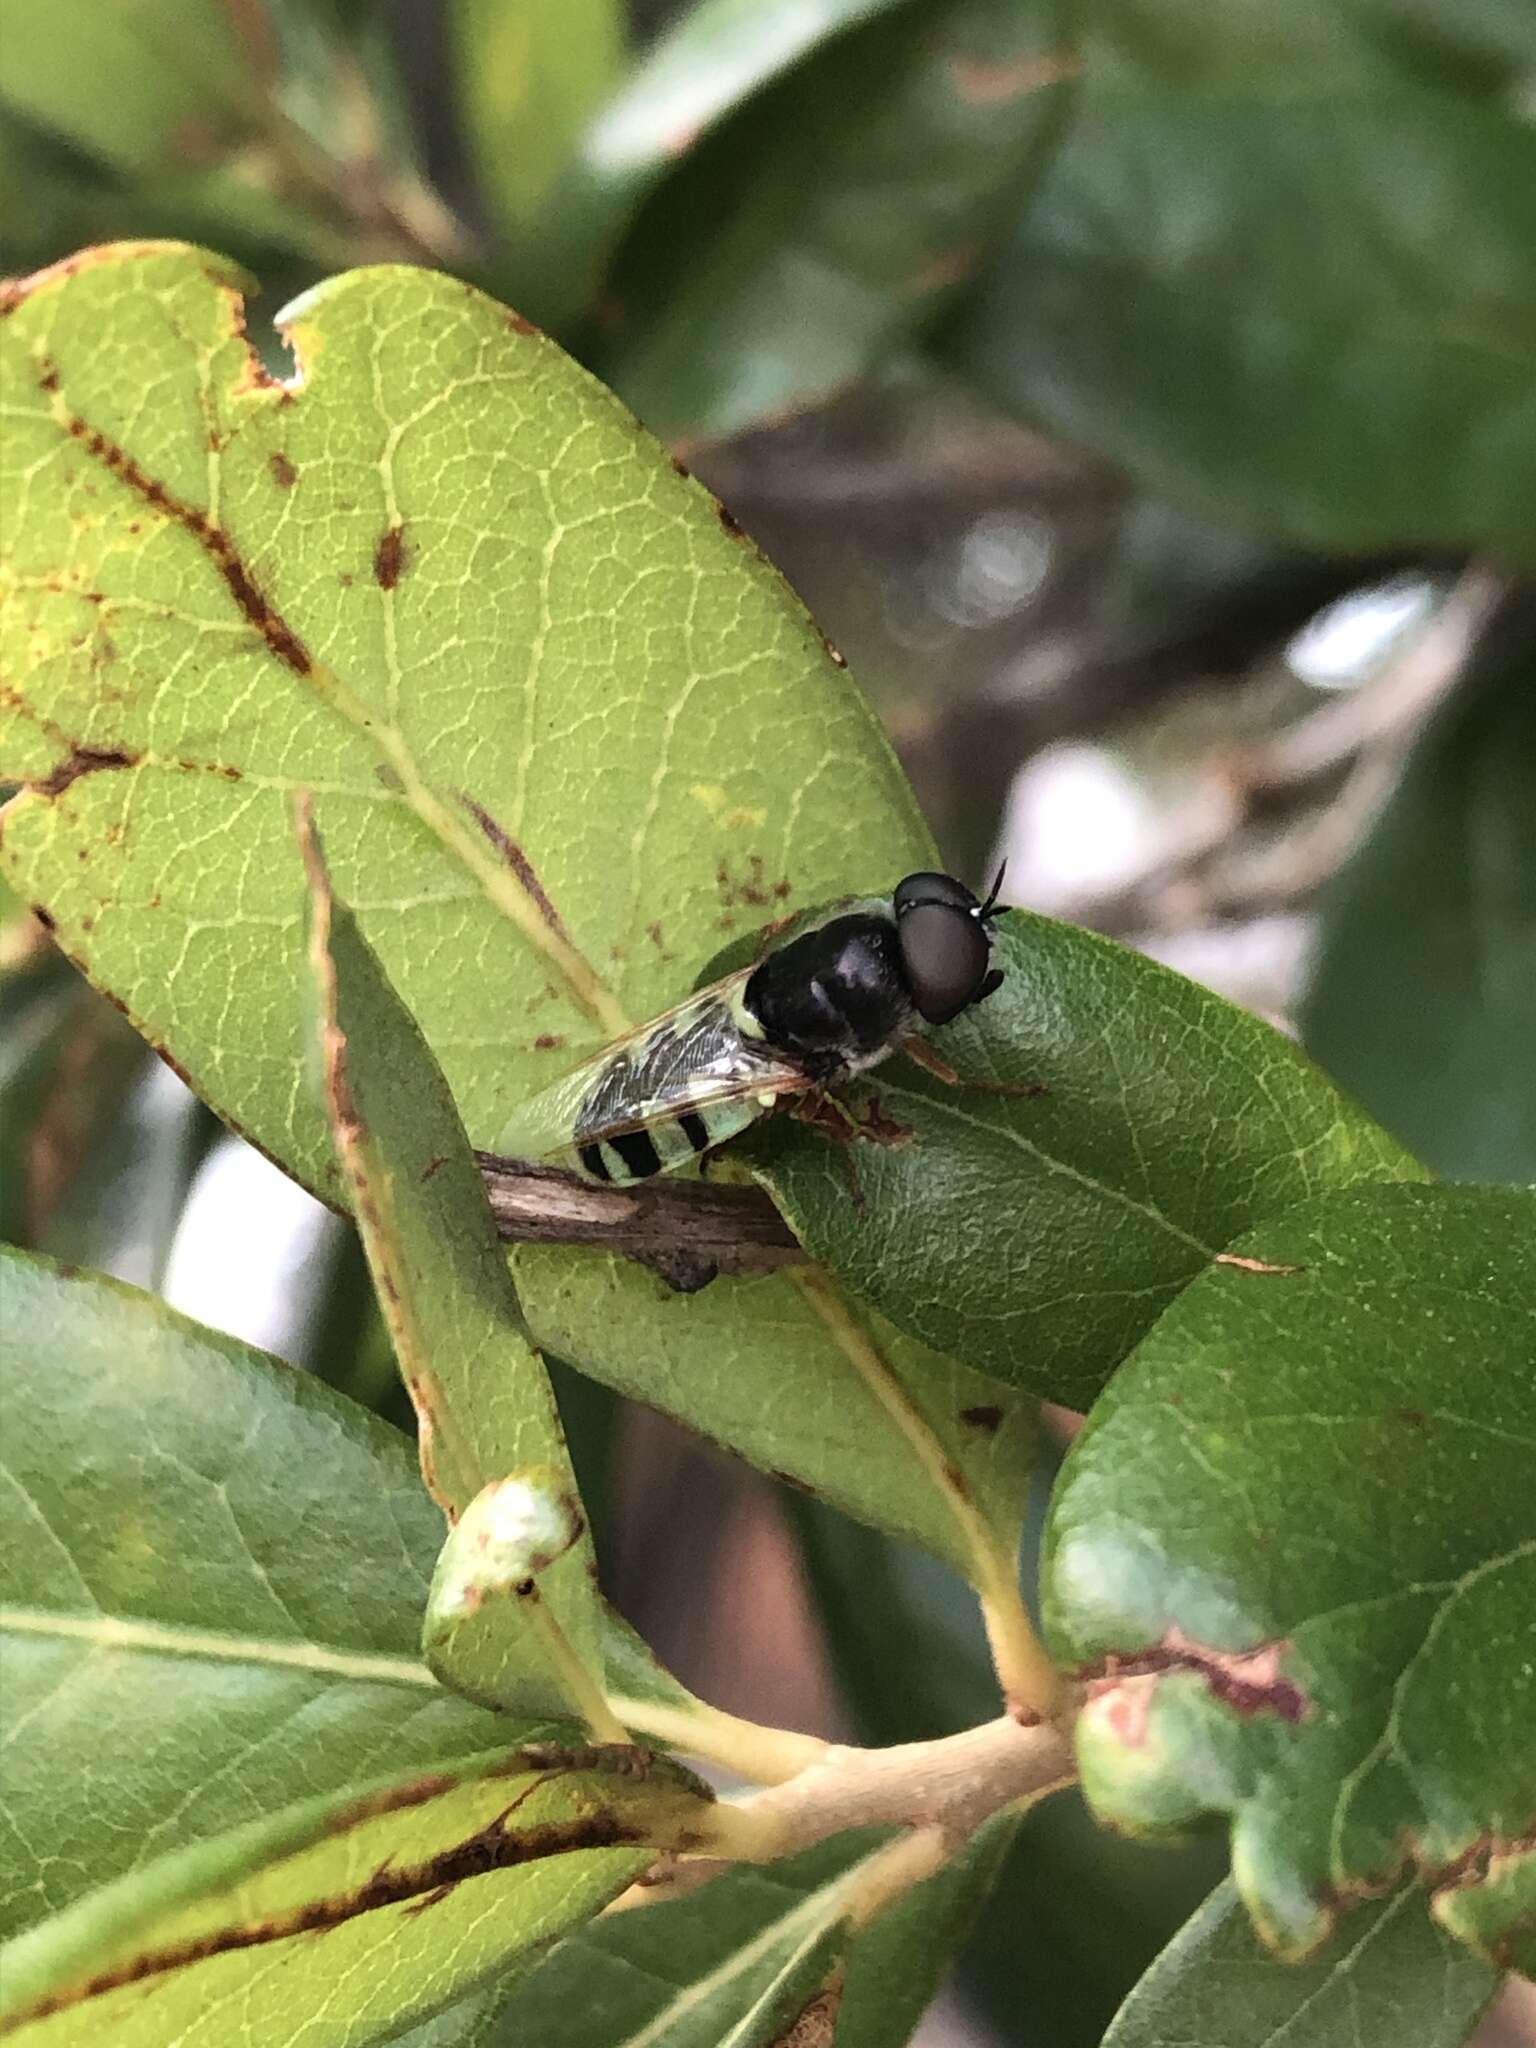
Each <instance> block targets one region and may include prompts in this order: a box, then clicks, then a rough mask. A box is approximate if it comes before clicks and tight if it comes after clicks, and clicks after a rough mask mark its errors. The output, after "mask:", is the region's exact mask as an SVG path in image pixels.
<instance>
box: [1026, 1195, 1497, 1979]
mask: <svg viewBox="0 0 1536 2048" xmlns="http://www.w3.org/2000/svg"><path fill="white" fill-rule="evenodd" d="M1240 1249H1241V1251H1242V1252H1243V1253H1244V1254H1246V1255H1249V1256H1251V1257H1254V1258H1257V1259H1260V1260H1263V1261H1265V1262H1267V1263H1268V1264H1270V1265H1279V1266H1283V1267H1289V1268H1292V1269H1293V1270H1291V1271H1287V1272H1263V1273H1260V1272H1251V1271H1244V1270H1242V1269H1241V1268H1221V1267H1218V1268H1214V1269H1212V1270H1211V1271H1210V1272H1208V1273H1205V1274H1202V1275H1201V1276H1200V1278H1198V1279H1197V1280H1195V1281H1194V1282H1193V1283H1192V1284H1191V1285H1190V1287H1188V1288H1187V1289H1186V1290H1185V1292H1184V1294H1183V1295H1182V1296H1181V1297H1180V1299H1179V1300H1178V1301H1177V1302H1176V1303H1175V1304H1174V1306H1173V1307H1172V1308H1171V1309H1169V1310H1168V1311H1167V1312H1166V1313H1165V1314H1164V1316H1163V1317H1162V1319H1161V1320H1160V1321H1159V1322H1158V1324H1157V1325H1156V1327H1155V1328H1154V1329H1153V1330H1152V1332H1151V1334H1150V1335H1149V1336H1148V1337H1147V1338H1146V1340H1145V1341H1144V1343H1143V1344H1142V1345H1141V1346H1140V1348H1139V1349H1138V1351H1137V1352H1136V1354H1135V1355H1134V1357H1133V1358H1132V1359H1131V1360H1130V1361H1129V1362H1128V1363H1127V1365H1126V1367H1125V1368H1124V1370H1123V1371H1122V1372H1121V1373H1120V1375H1119V1376H1118V1377H1117V1379H1116V1381H1115V1383H1114V1385H1113V1387H1112V1388H1111V1389H1110V1390H1109V1392H1108V1394H1107V1395H1106V1396H1105V1398H1104V1400H1103V1401H1102V1402H1101V1403H1100V1404H1099V1405H1098V1407H1097V1408H1096V1409H1095V1411H1094V1414H1093V1415H1092V1417H1091V1418H1090V1420H1089V1423H1088V1426H1087V1428H1086V1429H1085V1430H1084V1432H1083V1434H1082V1436H1081V1437H1080V1438H1079V1440H1078V1442H1077V1444H1076V1445H1075V1446H1074V1448H1073V1450H1072V1452H1071V1454H1070V1456H1069V1458H1068V1460H1067V1463H1066V1466H1065V1468H1064V1471H1063V1473H1062V1477H1061V1480H1060V1483H1059V1485H1058V1488H1057V1492H1056V1497H1055V1500H1054V1502H1053V1506H1052V1513H1051V1525H1050V1531H1049V1539H1048V1550H1047V1557H1046V1570H1045V1594H1046V1622H1047V1634H1048V1640H1049V1641H1050V1642H1051V1644H1052V1646H1053V1648H1054V1649H1055V1650H1056V1652H1057V1653H1058V1655H1059V1656H1060V1658H1061V1659H1062V1661H1063V1662H1066V1663H1069V1664H1072V1665H1075V1666H1078V1667H1080V1668H1081V1669H1082V1670H1084V1671H1085V1672H1086V1673H1087V1674H1088V1675H1089V1676H1090V1677H1095V1676H1096V1678H1097V1681H1098V1682H1097V1683H1096V1684H1095V1685H1094V1687H1093V1689H1092V1690H1093V1697H1092V1698H1091V1700H1090V1703H1089V1705H1088V1706H1087V1708H1086V1709H1085V1711H1084V1714H1083V1717H1082V1719H1081V1721H1080V1723H1079V1733H1078V1747H1079V1755H1080V1758H1081V1760H1082V1763H1083V1771H1084V1783H1085V1785H1086V1787H1087V1790H1088V1792H1089V1796H1090V1797H1091V1798H1092V1799H1093V1800H1094V1802H1095V1804H1096V1805H1097V1806H1098V1808H1099V1809H1100V1811H1101V1812H1102V1813H1104V1814H1105V1815H1106V1816H1107V1817H1108V1818H1110V1819H1112V1820H1114V1821H1115V1822H1117V1823H1119V1824H1121V1825H1123V1826H1126V1827H1133V1828H1147V1829H1153V1830H1155V1829H1159V1828H1163V1829H1166V1828H1169V1827H1174V1828H1177V1827H1180V1826H1183V1825H1185V1824H1187V1823H1188V1822H1189V1820H1191V1819H1192V1818H1193V1817H1194V1816H1196V1815H1198V1814H1202V1813H1207V1812H1211V1811H1218V1812H1228V1813H1230V1814H1231V1815H1232V1817H1233V1865H1234V1874H1235V1875H1236V1877H1237V1880H1238V1883H1239V1885H1240V1887H1241V1889H1242V1892H1243V1895H1244V1898H1245V1900H1246V1901H1247V1903H1248V1905H1249V1907H1250V1910H1251V1911H1252V1912H1253V1913H1254V1915H1255V1918H1256V1920H1257V1923H1258V1925H1259V1928H1260V1931H1261V1932H1262V1933H1263V1934H1264V1936H1265V1938H1266V1939H1267V1940H1268V1941H1269V1942H1270V1943H1271V1944H1272V1945H1273V1946H1275V1947H1277V1948H1279V1949H1281V1950H1283V1951H1287V1952H1291V1953H1304V1952H1306V1951H1307V1950H1309V1949H1311V1948H1313V1947H1314V1946H1316V1945H1317V1944H1318V1943H1320V1942H1321V1941H1322V1940H1323V1939H1324V1937H1325V1936H1326V1935H1327V1933H1328V1931H1329V1927H1330V1923H1331V1920H1332V1917H1333V1915H1334V1913H1335V1911H1336V1910H1337V1909H1338V1906H1339V1904H1340V1903H1341V1902H1343V1901H1346V1900H1348V1899H1349V1898H1351V1897H1358V1896H1359V1895H1360V1894H1361V1892H1362V1891H1368V1890H1371V1889H1379V1888H1382V1887H1384V1886H1385V1885H1387V1884H1388V1883H1389V1882H1391V1881H1393V1880H1394V1879H1396V1878H1397V1877H1398V1875H1399V1874H1400V1873H1401V1872H1402V1871H1403V1870H1404V1868H1405V1866H1406V1867H1409V1868H1416V1869H1417V1870H1419V1871H1421V1872H1422V1873H1423V1874H1424V1875H1425V1876H1426V1877H1427V1878H1430V1879H1433V1880H1438V1881H1440V1882H1442V1883H1443V1884H1444V1885H1445V1886H1446V1888H1447V1893H1448V1896H1447V1899H1446V1911H1447V1914H1448V1916H1450V1917H1454V1916H1455V1913H1456V1902H1455V1894H1456V1891H1457V1889H1458V1888H1465V1889H1469V1890H1476V1889H1478V1888H1479V1887H1482V1886H1483V1885H1484V1883H1485V1879H1486V1878H1487V1876H1488V1867H1489V1864H1490V1860H1491V1859H1493V1858H1495V1857H1497V1856H1498V1854H1499V1852H1500V1851H1501V1850H1504V1849H1508V1848H1509V1847H1511V1846H1512V1845H1514V1844H1517V1843H1520V1842H1522V1841H1525V1840H1527V1839H1528V1837H1529V1835H1530V1832H1531V1830H1532V1828H1533V1826H1536V1746H1533V1745H1532V1743H1531V1740H1530V1730H1531V1728H1532V1727H1533V1726H1536V1658H1533V1656H1532V1654H1531V1649H1532V1625H1533V1620H1532V1618H1533V1616H1536V1491H1533V1489H1532V1487H1531V1484H1530V1475H1531V1454H1532V1446H1533V1441H1536V1370H1533V1368H1536V1319H1533V1313H1532V1303H1533V1301H1536V1192H1521V1191H1516V1190H1507V1191H1506V1190H1496V1189H1481V1188H1453V1187H1414V1186H1400V1187H1387V1186H1383V1187H1376V1188H1364V1189H1356V1190H1353V1191H1350V1192H1348V1193H1344V1194H1336V1195H1331V1196H1325V1197H1322V1198H1320V1199H1318V1200H1317V1201H1315V1202H1311V1203H1306V1204H1303V1205H1302V1206H1300V1207H1299V1208H1296V1209H1293V1210H1291V1211H1289V1212H1288V1213H1287V1214H1285V1215H1283V1216H1279V1217H1274V1218H1271V1219H1270V1220H1269V1221H1268V1222H1267V1223H1265V1224H1264V1225H1262V1226H1261V1227H1260V1228H1259V1229H1257V1230H1255V1231H1253V1232H1252V1233H1251V1234H1250V1235H1249V1236H1248V1237H1246V1238H1244V1239H1242V1240H1240ZM1503 1904H1504V1919H1505V1923H1506V1924H1505V1925H1504V1926H1503V1927H1502V1928H1497V1927H1494V1926H1491V1925H1490V1924H1489V1922H1490V1921H1494V1920H1497V1919H1498V1917H1499V1916H1498V1914H1497V1913H1490V1914H1489V1915H1488V1917H1487V1919H1485V1920H1484V1922H1483V1924H1482V1926H1481V1928H1480V1930H1479V1938H1480V1939H1481V1940H1483V1941H1485V1942H1487V1943H1488V1945H1489V1948H1490V1951H1491V1952H1496V1943H1497V1941H1498V1940H1499V1939H1502V1938H1503V1937H1505V1936H1507V1935H1508V1934H1509V1932H1510V1928H1511V1926H1512V1925H1513V1924H1514V1923H1515V1916H1516V1915H1517V1914H1518V1913H1519V1911H1520V1907H1519V1902H1518V1898H1517V1894H1516V1891H1515V1890H1514V1888H1508V1889H1506V1891H1505V1893H1504V1897H1503Z"/></svg>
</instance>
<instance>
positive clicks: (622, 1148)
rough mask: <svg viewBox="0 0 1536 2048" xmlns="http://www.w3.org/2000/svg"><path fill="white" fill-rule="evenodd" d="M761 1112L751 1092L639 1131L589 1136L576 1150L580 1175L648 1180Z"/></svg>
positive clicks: (660, 1119)
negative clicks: (608, 1135) (742, 1099)
mask: <svg viewBox="0 0 1536 2048" xmlns="http://www.w3.org/2000/svg"><path fill="white" fill-rule="evenodd" d="M762 1113H763V1108H762V1105H761V1104H759V1102H758V1101H757V1099H756V1097H755V1096H749V1097H748V1098H747V1099H746V1100H745V1101H743V1102H712V1103H710V1104H709V1106H708V1107H707V1108H704V1109H685V1110H681V1111H679V1112H677V1113H676V1114H674V1115H664V1116H661V1117H658V1118H657V1120H656V1121H655V1122H654V1123H649V1124H646V1125H644V1126H643V1127H642V1128H641V1129H639V1130H633V1131H617V1132H615V1133H614V1134H613V1135H612V1136H610V1137H606V1138H588V1139H587V1140H586V1141H585V1142H584V1143H582V1144H581V1145H579V1146H578V1147H577V1148H576V1157H577V1159H578V1160H579V1162H580V1164H581V1170H582V1172H583V1173H586V1174H590V1175H591V1177H592V1179H593V1180H606V1181H615V1182H619V1183H621V1184H622V1183H623V1182H625V1181H632V1180H649V1179H650V1177H651V1175H652V1174H655V1173H665V1172H667V1171H668V1169H669V1168H671V1167H674V1166H686V1165H687V1164H688V1162H689V1161H690V1160H693V1159H697V1158H698V1156H699V1154H700V1153H701V1152H707V1151H708V1150H709V1149H710V1147H711V1146H712V1145H723V1144H724V1143H725V1141H726V1139H727V1138H734V1137H735V1135H736V1133H737V1132H738V1131H744V1130H745V1129H746V1128H747V1126H748V1124H750V1123H753V1122H755V1121H756V1119H757V1118H758V1117H760V1116H761V1115H762Z"/></svg>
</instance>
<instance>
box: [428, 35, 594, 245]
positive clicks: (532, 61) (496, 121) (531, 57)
mask: <svg viewBox="0 0 1536 2048" xmlns="http://www.w3.org/2000/svg"><path fill="white" fill-rule="evenodd" d="M448 26H449V32H450V34H451V36H452V42H453V54H454V59H455V69H456V72H457V76H458V88H459V89H458V115H459V119H460V121H461V122H462V124H463V127H464V131H465V135H466V138H467V140H468V142H469V145H470V148H471V151H472V154H473V158H474V163H475V168H476V171H477V173H478V176H479V183H480V188H481V191H482V192H483V193H484V195H485V198H486V200H487V201H488V202H489V205H490V207H491V210H492V212H493V213H494V215H495V217H496V221H497V224H498V226H499V228H500V230H501V233H502V235H503V236H505V237H506V238H508V239H509V240H511V241H512V242H513V244H514V246H515V245H516V242H517V240H518V239H519V238H520V237H522V236H523V235H525V234H526V233H527V232H528V230H529V229H530V228H531V227H532V225H533V223H534V221H535V219H536V217H537V215H538V212H539V207H540V203H541V202H542V201H543V199H544V198H545V196H546V194H547V192H548V189H549V187H550V184H551V183H552V182H553V180H554V179H555V178H556V177H557V176H558V174H559V172H560V170H561V168H562V166H563V165H564V164H565V162H566V160H567V158H568V156H569V154H570V150H571V146H572V143H573V141H574V139H575V137H576V135H577V134H578V133H579V132H580V130H581V128H582V127H583V125H584V124H585V122H586V120H587V118H588V116H589V115H590V114H592V112H593V111H594V110H595V109H596V108H597V107H598V106H599V105H600V104H601V102H602V100H603V99H604V97H605V96H606V95H607V93H608V92H609V91H610V90H611V88H612V87H613V85H614V84H615V82H616V80H617V77H618V73H619V69H620V65H621V63H622V60H623V56H624V12H623V9H622V8H621V7H620V6H618V5H617V0H576V4H574V5H573V4H572V0H537V4H536V5H531V6H530V5H526V4H522V5H517V6H508V5H507V4H506V0H454V5H453V7H452V9H451V13H450V19H449V24H448Z"/></svg>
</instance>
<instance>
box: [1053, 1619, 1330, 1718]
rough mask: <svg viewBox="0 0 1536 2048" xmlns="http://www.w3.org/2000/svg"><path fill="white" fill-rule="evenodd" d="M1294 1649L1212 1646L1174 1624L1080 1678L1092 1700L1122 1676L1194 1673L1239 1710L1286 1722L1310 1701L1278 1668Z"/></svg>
mask: <svg viewBox="0 0 1536 2048" xmlns="http://www.w3.org/2000/svg"><path fill="white" fill-rule="evenodd" d="M1290 1648H1291V1645H1290V1643H1289V1642H1288V1641H1284V1640H1282V1641H1279V1642H1273V1643H1261V1644H1260V1645H1259V1646H1258V1648H1257V1649H1253V1650H1213V1649H1211V1648H1210V1647H1209V1646H1208V1645H1206V1644H1204V1643H1197V1642H1194V1641H1193V1640H1192V1639H1191V1638H1190V1637H1189V1636H1187V1635H1185V1634H1184V1632H1183V1630H1182V1629H1179V1628H1171V1629H1169V1630H1168V1632H1167V1634H1166V1635H1165V1636H1164V1637H1163V1639H1162V1641H1161V1642H1160V1643H1158V1644H1156V1645H1155V1646H1154V1647H1152V1648H1151V1649H1147V1650H1138V1651H1136V1652H1134V1653H1133V1654H1132V1655H1130V1656H1125V1657H1120V1656H1111V1657H1107V1658H1105V1659H1104V1661H1103V1663H1102V1664H1100V1665H1097V1666H1094V1667H1091V1668H1090V1669H1088V1670H1085V1671H1083V1672H1080V1673H1079V1676H1080V1677H1081V1678H1083V1679H1085V1680H1086V1681H1087V1682H1088V1687H1089V1696H1090V1698H1098V1697H1100V1696H1101V1695H1102V1694H1104V1693H1106V1692H1109V1691H1112V1690H1113V1689H1114V1688H1115V1687H1117V1686H1118V1685H1119V1684H1120V1682H1121V1681H1122V1680H1123V1679H1127V1678H1139V1677H1152V1678H1161V1677H1166V1676H1167V1675H1169V1674H1170V1673H1173V1672H1181V1671H1187V1672H1192V1673H1194V1674H1195V1675H1196V1676H1197V1677H1200V1678H1203V1679H1204V1680H1205V1683H1206V1685H1207V1686H1208V1687H1209V1689H1210V1691H1211V1692H1212V1694H1213V1695H1214V1696H1215V1697H1216V1698H1217V1699H1219V1700H1220V1701H1221V1702H1222V1703H1223V1704H1224V1705H1225V1706H1229V1707H1231V1708H1232V1709H1233V1711H1234V1712H1235V1713H1239V1714H1261V1713H1268V1714H1275V1715H1277V1716H1278V1717H1279V1719H1280V1720H1282V1721H1302V1720H1305V1718H1306V1716H1307V1714H1308V1712H1309V1711H1310V1704H1311V1703H1310V1702H1309V1700H1308V1699H1307V1696H1306V1694H1305V1693H1304V1692H1303V1691H1302V1689H1301V1687H1300V1686H1299V1685H1297V1684H1296V1682H1295V1680H1294V1679H1290V1678H1286V1677H1285V1676H1283V1674H1282V1672H1281V1669H1280V1665H1281V1660H1282V1659H1283V1658H1284V1656H1285V1654H1286V1652H1287V1651H1288V1650H1289V1649H1290ZM1142 1718H1143V1720H1144V1718H1145V1716H1144V1713H1143V1717H1142Z"/></svg>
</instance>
